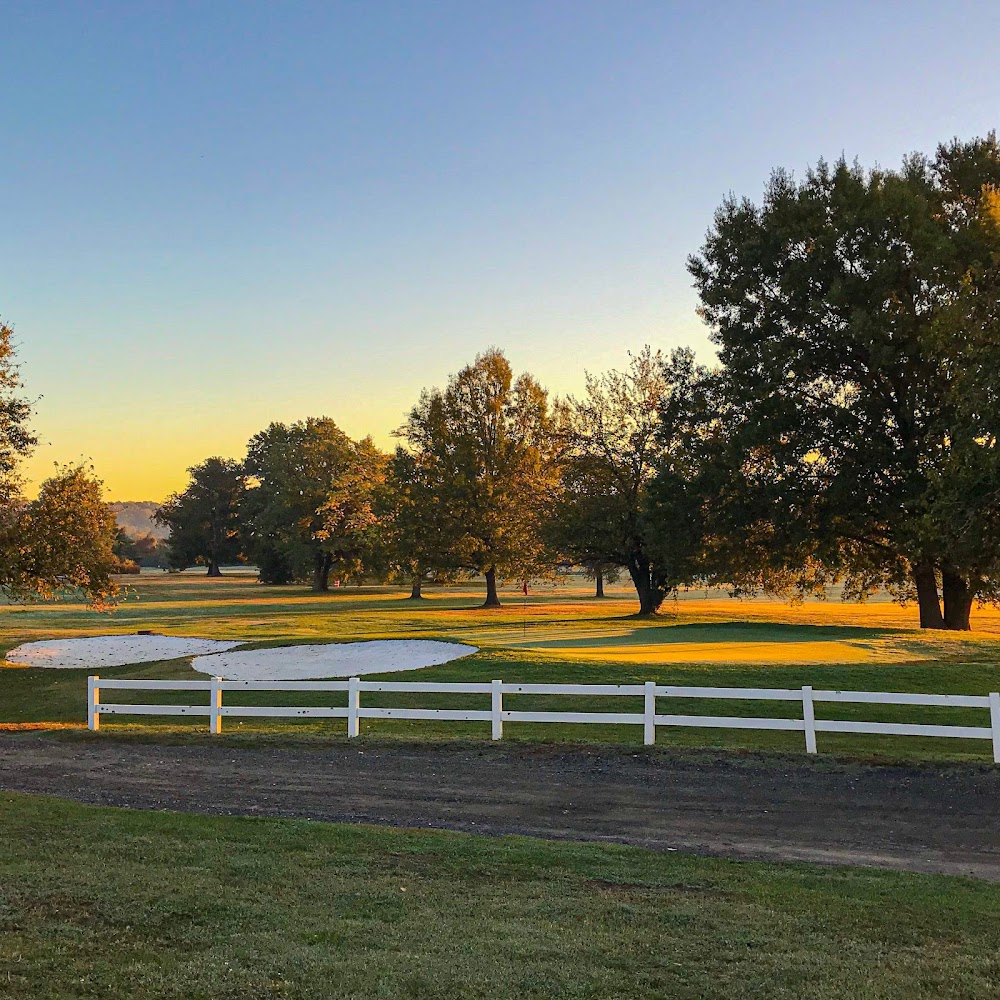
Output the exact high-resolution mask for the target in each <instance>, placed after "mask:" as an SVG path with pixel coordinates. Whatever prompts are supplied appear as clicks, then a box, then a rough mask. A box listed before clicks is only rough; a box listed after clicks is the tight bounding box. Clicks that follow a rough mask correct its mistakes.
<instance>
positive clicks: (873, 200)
mask: <svg viewBox="0 0 1000 1000" xmlns="http://www.w3.org/2000/svg"><path fill="white" fill-rule="evenodd" d="M998 183H1000V146H998V144H997V140H996V137H995V136H994V135H992V134H991V135H990V136H989V137H988V138H987V139H984V140H974V141H972V142H968V143H961V142H958V141H957V140H956V141H955V142H953V143H951V144H949V145H947V146H941V147H939V148H938V150H937V154H936V156H935V157H934V158H933V159H928V158H925V157H922V156H913V157H911V158H909V159H908V160H906V161H905V162H904V164H903V166H902V167H901V168H900V169H899V170H897V171H888V170H882V169H876V170H872V171H864V170H862V169H861V167H860V166H858V165H857V164H854V165H849V164H847V163H846V162H843V161H840V162H838V163H836V164H834V165H833V166H830V165H828V164H826V163H824V162H820V163H819V164H818V165H817V166H816V168H815V169H813V170H811V171H809V173H808V174H807V176H806V178H805V179H804V180H803V181H801V182H795V181H794V180H793V178H792V177H791V176H790V175H789V174H788V173H785V172H783V171H777V172H776V173H775V174H774V175H773V177H772V178H771V182H770V184H769V186H768V189H767V192H766V195H765V198H764V201H763V204H762V205H761V206H756V205H754V204H752V203H751V202H750V201H748V200H742V201H737V200H736V199H733V198H730V199H728V200H727V201H726V202H725V203H724V204H723V205H722V207H721V208H720V209H719V210H718V212H717V213H716V217H715V222H714V225H713V227H712V230H711V231H710V233H709V236H708V238H707V240H706V242H705V245H704V247H703V248H702V251H701V253H700V255H698V256H696V257H693V258H691V260H690V262H689V266H690V270H691V273H692V274H693V276H694V278H695V282H696V285H697V288H698V291H699V294H700V296H701V301H702V309H701V313H702V316H703V318H704V319H705V320H706V321H707V322H708V323H709V325H710V326H711V327H712V330H713V337H714V340H715V342H716V343H717V344H718V345H719V349H720V358H721V361H722V365H723V372H722V377H721V380H720V382H719V386H720V388H721V390H722V403H721V409H720V412H721V416H722V418H723V421H724V423H725V427H726V436H727V438H728V443H727V445H726V446H725V447H724V448H723V452H724V454H725V463H728V465H729V468H730V470H731V475H730V476H729V479H728V482H727V483H726V484H725V485H724V486H723V488H722V490H721V492H720V497H719V501H718V502H717V503H716V504H715V505H714V531H715V534H716V536H717V537H718V538H720V539H722V540H723V542H724V547H726V548H728V551H729V553H730V555H731V556H732V557H733V558H732V564H731V569H732V576H733V577H734V578H735V579H736V581H737V582H738V583H742V584H743V585H744V586H746V587H747V588H748V589H754V588H756V587H759V586H768V585H770V584H773V583H774V582H775V581H777V582H778V583H779V584H780V585H783V586H785V585H794V586H797V587H799V588H800V589H803V590H808V589H809V588H810V587H813V586H818V585H823V584H825V583H827V582H829V581H830V580H831V579H837V578H843V579H844V580H845V582H846V585H847V587H848V592H849V593H850V594H852V595H854V596H856V597H862V596H864V595H866V594H869V593H872V592H873V591H875V590H877V589H879V588H886V589H888V590H890V591H891V592H892V593H894V594H895V595H896V596H897V597H899V598H906V597H909V596H912V595H913V594H914V593H915V592H916V594H917V596H918V597H919V599H920V604H921V621H922V624H925V625H931V626H936V627H940V626H942V625H944V626H947V627H952V628H967V627H968V612H969V606H970V605H971V601H972V598H973V597H976V596H978V597H979V598H981V599H985V600H993V599H995V598H996V597H997V596H998V593H1000V591H998V586H1000V503H998V500H1000V449H998V447H997V431H998V427H1000V379H998V369H997V365H996V357H997V351H998V349H1000V311H998V309H997V302H998V295H1000V224H998V215H997V204H998V200H997V195H996V192H997V185H998ZM935 576H936V577H937V580H938V581H940V582H941V584H942V586H943V592H944V599H945V609H944V615H943V616H942V613H941V609H940V605H939V603H938V600H939V598H938V594H937V584H936V580H935Z"/></svg>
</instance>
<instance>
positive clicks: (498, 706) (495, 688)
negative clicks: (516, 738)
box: [490, 680, 503, 740]
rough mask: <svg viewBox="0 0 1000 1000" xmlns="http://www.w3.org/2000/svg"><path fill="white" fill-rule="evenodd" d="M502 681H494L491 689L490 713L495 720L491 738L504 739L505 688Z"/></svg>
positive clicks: (493, 720)
mask: <svg viewBox="0 0 1000 1000" xmlns="http://www.w3.org/2000/svg"><path fill="white" fill-rule="evenodd" d="M502 684H503V682H502V681H497V680H495V681H493V684H492V690H491V691H490V694H491V699H490V714H491V716H492V720H491V721H492V722H493V732H492V734H491V738H492V739H494V740H500V739H503V689H502Z"/></svg>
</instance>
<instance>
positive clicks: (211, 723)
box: [208, 677, 222, 736]
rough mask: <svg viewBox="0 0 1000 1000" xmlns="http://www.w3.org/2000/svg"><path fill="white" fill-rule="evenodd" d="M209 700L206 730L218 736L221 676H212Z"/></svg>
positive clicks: (219, 727)
mask: <svg viewBox="0 0 1000 1000" xmlns="http://www.w3.org/2000/svg"><path fill="white" fill-rule="evenodd" d="M209 695H210V697H211V699H212V700H211V702H210V703H209V715H208V731H209V732H210V733H211V734H212V735H213V736H218V735H219V734H220V733H221V732H222V712H221V708H222V678H221V677H213V678H212V689H211V691H209Z"/></svg>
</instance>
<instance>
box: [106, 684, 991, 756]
mask: <svg viewBox="0 0 1000 1000" xmlns="http://www.w3.org/2000/svg"><path fill="white" fill-rule="evenodd" d="M102 690H105V691H107V690H117V691H123V690H124V691H136V690H138V691H204V692H207V694H208V704H202V705H164V704H159V705H157V704H144V705H133V704H108V703H103V702H102V701H101V691H102ZM225 691H233V692H236V691H282V692H299V691H301V692H323V693H330V692H347V705H346V706H335V707H324V706H308V705H306V706H301V707H280V706H263V705H225V704H223V700H222V695H223V692H225ZM88 692H89V696H88V709H87V725H88V726H89V728H90V729H92V730H97V729H98V728H99V727H100V720H101V716H102V715H191V716H207V717H208V724H209V731H210V732H212V733H216V734H217V733H221V732H222V720H223V718H224V717H229V718H235V717H243V718H297V719H310V718H311V719H346V720H347V735H348V736H349V737H354V736H357V735H358V733H359V723H360V720H361V719H429V720H436V721H438V722H488V723H490V726H491V731H492V737H493V739H494V740H499V739H501V738H502V737H503V725H504V723H505V722H542V723H550V722H551V723H560V722H563V723H565V722H575V723H600V724H604V725H625V726H642V728H643V742H644V743H645V744H646V745H647V746H648V745H650V744H652V743H654V742H655V741H656V728H657V726H695V727H706V728H713V729H776V730H790V731H792V732H801V733H803V734H804V736H805V748H806V752H807V753H816V734H817V733H870V734H876V735H883V736H933V737H951V738H957V739H967V740H992V742H993V760H994V762H995V763H998V764H1000V693H997V692H995V691H994V692H992V693H991V694H989V695H964V694H901V693H891V692H882V691H817V690H813V688H811V687H808V686H806V687H802V688H796V689H792V688H788V689H784V688H714V687H677V686H673V685H669V684H668V685H663V684H656V683H654V682H653V681H647V682H646V683H645V684H508V683H504V682H503V681H498V680H495V681H492V682H490V683H488V684H487V683H470V684H447V683H438V682H435V681H409V682H407V681H401V682H400V681H363V680H360V679H359V678H357V677H351V678H350V679H349V680H338V681H227V680H224V679H223V678H221V677H213V678H212V679H211V680H205V681H198V680H190V681H188V680H184V681H148V680H106V681H102V680H101V679H100V677H98V676H94V677H90V678H89V679H88ZM362 692H373V693H374V692H382V693H396V694H475V695H484V696H485V695H488V696H489V699H490V707H489V708H488V709H486V708H484V709H482V710H477V709H464V708H461V709H447V708H384V707H379V708H376V707H363V706H362V704H361V694H362ZM504 695H508V696H509V695H555V696H559V695H571V696H576V697H581V696H585V697H597V698H638V697H641V698H642V699H643V710H642V712H525V711H516V710H513V711H512V710H507V709H504V707H503V697H504ZM683 698H705V699H725V700H732V701H784V702H797V703H799V704H801V707H802V711H801V716H802V717H801V718H797V719H773V718H772V719H768V718H757V717H746V716H716V715H674V714H658V701H659V700H660V699H664V700H666V699H683ZM831 702H839V703H841V704H853V705H858V704H864V705H915V706H929V707H934V708H978V709H983V710H984V711H985V712H988V713H989V722H990V724H989V725H988V726H986V725H984V726H939V725H928V724H925V723H897V722H845V721H838V720H832V719H817V718H816V710H815V706H816V705H817V704H825V703H831ZM661 704H662V703H661ZM984 721H985V719H984Z"/></svg>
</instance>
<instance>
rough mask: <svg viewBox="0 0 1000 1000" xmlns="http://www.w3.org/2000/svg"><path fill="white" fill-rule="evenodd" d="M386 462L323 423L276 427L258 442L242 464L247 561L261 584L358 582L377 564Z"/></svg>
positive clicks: (321, 587) (321, 586)
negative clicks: (345, 579) (379, 509)
mask: <svg viewBox="0 0 1000 1000" xmlns="http://www.w3.org/2000/svg"><path fill="white" fill-rule="evenodd" d="M385 466H386V457H385V456H384V455H383V454H382V453H381V452H380V451H379V450H378V449H377V448H376V447H375V446H374V445H373V444H372V442H371V439H370V438H366V439H365V440H363V441H359V442H354V441H352V440H351V439H350V438H349V437H348V436H347V435H346V434H345V433H344V432H343V431H342V430H340V428H339V427H337V425H336V424H335V423H334V422H333V421H332V420H330V419H329V418H328V417H321V418H319V419H314V418H312V417H310V418H309V419H308V420H306V421H304V422H298V423H294V424H291V425H286V424H281V423H275V424H271V426H270V427H268V428H267V429H266V430H264V431H261V432H260V433H259V434H257V435H255V436H254V437H253V438H252V439H251V441H250V444H249V446H248V450H247V458H246V462H245V463H244V468H245V470H246V475H247V477H248V484H247V485H248V488H247V490H246V494H245V496H244V497H243V501H242V526H243V527H242V530H243V538H244V543H245V546H246V549H247V555H248V556H249V558H250V559H251V560H252V561H253V562H255V563H256V565H257V566H258V567H259V569H260V574H261V580H262V581H263V582H265V583H289V582H291V581H293V580H303V579H307V578H311V580H312V585H313V589H314V590H326V589H327V588H328V587H329V580H330V575H331V573H332V572H336V573H338V574H340V575H342V576H355V577H357V576H359V575H360V574H362V573H363V572H364V571H365V568H366V566H367V565H368V564H370V563H372V562H375V561H377V552H378V548H379V539H378V532H379V521H378V517H377V513H376V508H377V502H378V501H377V497H378V494H379V492H380V491H381V490H382V489H383V487H384V481H385V474H386V472H385Z"/></svg>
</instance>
